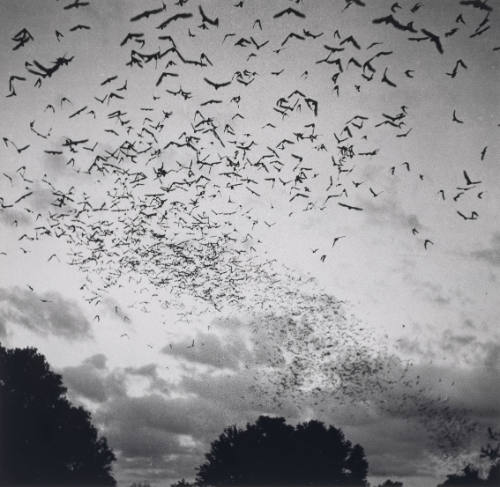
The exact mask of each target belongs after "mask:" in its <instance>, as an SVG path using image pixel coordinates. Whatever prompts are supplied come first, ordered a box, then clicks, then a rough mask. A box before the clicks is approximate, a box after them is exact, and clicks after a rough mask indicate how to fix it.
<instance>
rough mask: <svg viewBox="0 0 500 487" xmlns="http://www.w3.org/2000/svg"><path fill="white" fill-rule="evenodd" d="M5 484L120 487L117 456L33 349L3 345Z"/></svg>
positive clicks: (0, 466) (0, 410) (0, 407)
mask: <svg viewBox="0 0 500 487" xmlns="http://www.w3.org/2000/svg"><path fill="white" fill-rule="evenodd" d="M0 431H1V434H0V485H35V484H36V485H92V486H104V485H115V484H116V482H115V480H114V479H113V477H112V475H111V466H112V462H113V461H114V460H115V455H114V454H113V452H112V451H111V449H110V448H109V447H108V445H107V442H106V439H105V438H103V437H101V438H100V437H98V434H97V430H96V428H95V427H94V426H93V425H92V423H91V418H90V413H89V412H87V411H86V410H85V409H83V408H82V407H75V406H73V405H71V403H70V402H69V401H68V399H67V398H66V388H65V387H64V385H63V382H62V378H61V376H60V375H58V374H55V373H54V372H52V371H51V370H50V367H49V365H48V363H47V362H46V360H45V357H44V356H43V355H41V354H40V353H38V352H37V351H36V349H34V348H25V349H17V348H16V349H10V350H9V349H6V348H4V347H3V346H2V345H0Z"/></svg>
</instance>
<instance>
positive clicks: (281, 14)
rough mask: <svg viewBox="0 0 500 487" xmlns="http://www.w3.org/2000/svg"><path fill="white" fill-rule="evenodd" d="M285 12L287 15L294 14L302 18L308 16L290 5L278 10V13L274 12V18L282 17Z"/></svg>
mask: <svg viewBox="0 0 500 487" xmlns="http://www.w3.org/2000/svg"><path fill="white" fill-rule="evenodd" d="M285 14H286V15H292V14H293V15H295V16H296V17H300V18H301V19H305V18H306V16H305V15H304V14H303V13H302V12H299V11H298V10H295V9H294V8H292V7H288V8H286V9H285V10H282V11H281V12H278V13H277V14H274V15H273V18H275V19H279V18H280V17H282V16H283V15H285Z"/></svg>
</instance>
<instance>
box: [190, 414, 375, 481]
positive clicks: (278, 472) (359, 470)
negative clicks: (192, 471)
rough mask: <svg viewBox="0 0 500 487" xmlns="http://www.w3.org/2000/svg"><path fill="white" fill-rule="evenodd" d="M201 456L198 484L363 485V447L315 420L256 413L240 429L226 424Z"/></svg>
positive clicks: (338, 431) (366, 466) (364, 471)
mask: <svg viewBox="0 0 500 487" xmlns="http://www.w3.org/2000/svg"><path fill="white" fill-rule="evenodd" d="M205 457H206V459H207V461H206V463H204V464H203V465H201V466H200V467H199V468H198V474H197V479H196V480H197V483H198V484H200V485H211V486H244V485H246V486H264V485H265V486H270V485H304V486H305V485H311V486H313V485H314V486H324V487H326V486H365V485H367V483H366V474H367V471H368V462H367V461H366V458H365V455H364V451H363V448H362V447H361V446H359V445H354V446H352V445H351V443H350V442H349V441H348V440H346V439H345V438H344V434H343V433H342V431H341V430H340V429H337V428H334V427H333V426H329V427H328V428H327V427H325V425H324V424H323V423H321V422H319V421H309V422H307V423H302V424H299V425H297V426H296V427H293V426H290V425H287V424H286V423H285V419H284V418H271V417H267V416H260V417H259V419H258V420H257V422H256V423H255V424H247V426H246V428H245V429H238V428H237V427H236V426H231V427H229V428H226V429H225V430H224V432H223V433H222V434H221V435H220V436H219V438H218V439H217V440H215V441H213V442H212V444H211V448H210V452H209V453H207V454H206V455H205Z"/></svg>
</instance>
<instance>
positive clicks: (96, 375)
mask: <svg viewBox="0 0 500 487" xmlns="http://www.w3.org/2000/svg"><path fill="white" fill-rule="evenodd" d="M61 373H62V376H63V380H64V384H65V385H66V386H67V387H68V389H69V391H70V394H71V395H76V396H81V397H82V398H85V399H89V400H91V401H94V402H97V403H103V402H105V401H107V400H108V399H109V398H110V397H115V396H125V395H126V383H125V376H124V374H123V373H122V372H121V371H119V370H116V371H113V372H111V373H109V372H108V371H107V370H106V369H105V367H104V362H103V356H102V355H93V356H92V357H89V358H88V359H86V360H85V361H84V362H83V363H82V364H81V365H77V366H72V367H65V368H64V369H62V371H61Z"/></svg>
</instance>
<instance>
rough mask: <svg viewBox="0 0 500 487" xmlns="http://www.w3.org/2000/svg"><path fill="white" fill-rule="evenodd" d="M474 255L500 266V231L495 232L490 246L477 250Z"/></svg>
mask: <svg viewBox="0 0 500 487" xmlns="http://www.w3.org/2000/svg"><path fill="white" fill-rule="evenodd" d="M472 256H473V257H475V258H476V259H478V260H484V261H485V262H487V263H488V264H491V265H492V266H495V267H497V266H500V233H495V234H494V235H493V238H492V242H491V246H490V247H489V248H485V249H481V250H476V251H474V252H472Z"/></svg>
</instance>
